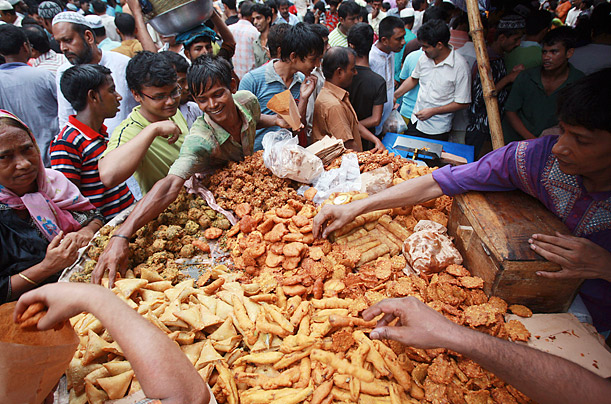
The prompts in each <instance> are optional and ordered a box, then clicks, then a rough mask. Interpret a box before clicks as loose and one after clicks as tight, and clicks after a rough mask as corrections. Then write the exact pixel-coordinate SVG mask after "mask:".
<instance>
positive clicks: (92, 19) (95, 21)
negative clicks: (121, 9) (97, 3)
mask: <svg viewBox="0 0 611 404" xmlns="http://www.w3.org/2000/svg"><path fill="white" fill-rule="evenodd" d="M85 20H87V26H88V27H89V28H91V29H97V28H103V27H104V24H102V19H101V18H100V16H98V15H87V16H85Z"/></svg>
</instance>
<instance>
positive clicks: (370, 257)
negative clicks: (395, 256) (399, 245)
mask: <svg viewBox="0 0 611 404" xmlns="http://www.w3.org/2000/svg"><path fill="white" fill-rule="evenodd" d="M389 252H390V248H389V247H388V246H387V245H386V244H380V245H378V246H376V247H374V248H372V249H370V250H368V251H365V252H364V253H363V254H362V255H361V259H360V260H359V261H358V262H357V263H356V266H361V265H363V264H366V263H368V262H371V261H374V260H377V259H378V258H379V257H381V256H383V255H384V254H387V253H389Z"/></svg>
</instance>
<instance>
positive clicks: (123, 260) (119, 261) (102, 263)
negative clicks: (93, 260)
mask: <svg viewBox="0 0 611 404" xmlns="http://www.w3.org/2000/svg"><path fill="white" fill-rule="evenodd" d="M128 259H129V242H128V241H127V240H126V239H124V238H121V237H112V238H111V239H110V241H109V242H108V244H107V245H106V248H105V249H104V252H103V253H102V255H100V258H99V259H98V263H97V265H96V266H95V268H94V270H93V272H92V273H91V283H97V284H100V283H101V282H102V278H103V277H104V273H105V272H106V270H108V281H109V283H108V287H110V288H112V287H113V286H114V284H115V279H116V277H117V271H118V272H119V273H120V274H121V275H125V271H126V270H127V261H128Z"/></svg>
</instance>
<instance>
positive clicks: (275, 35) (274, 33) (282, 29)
mask: <svg viewBox="0 0 611 404" xmlns="http://www.w3.org/2000/svg"><path fill="white" fill-rule="evenodd" d="M289 28H291V26H290V25H289V24H275V25H272V26H271V27H270V29H269V33H268V34H267V48H268V49H269V56H270V57H271V58H272V59H275V58H277V57H279V56H280V55H278V48H280V47H282V39H283V38H284V37H285V36H286V33H287V32H288V30H289Z"/></svg>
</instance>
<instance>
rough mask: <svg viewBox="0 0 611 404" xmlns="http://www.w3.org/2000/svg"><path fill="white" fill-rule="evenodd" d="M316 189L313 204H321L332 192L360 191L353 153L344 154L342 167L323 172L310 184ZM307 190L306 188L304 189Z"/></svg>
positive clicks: (357, 163) (359, 178)
mask: <svg viewBox="0 0 611 404" xmlns="http://www.w3.org/2000/svg"><path fill="white" fill-rule="evenodd" d="M312 186H313V187H314V188H316V190H317V191H318V192H316V196H315V197H314V199H313V201H314V203H317V204H321V203H323V202H324V201H325V200H327V198H329V196H330V195H331V194H332V193H333V192H350V191H360V190H361V170H360V168H359V160H358V158H357V157H356V154H355V153H349V154H344V155H343V156H342V165H341V166H340V167H339V168H334V169H332V170H329V171H324V170H323V173H322V174H321V175H320V176H319V177H318V178H315V179H314V181H313V182H312ZM306 189H307V188H306Z"/></svg>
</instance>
